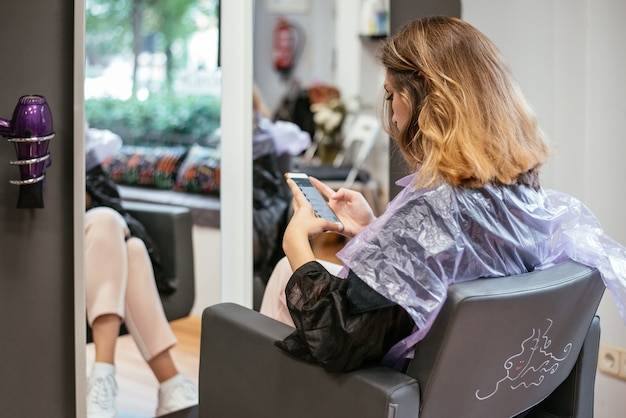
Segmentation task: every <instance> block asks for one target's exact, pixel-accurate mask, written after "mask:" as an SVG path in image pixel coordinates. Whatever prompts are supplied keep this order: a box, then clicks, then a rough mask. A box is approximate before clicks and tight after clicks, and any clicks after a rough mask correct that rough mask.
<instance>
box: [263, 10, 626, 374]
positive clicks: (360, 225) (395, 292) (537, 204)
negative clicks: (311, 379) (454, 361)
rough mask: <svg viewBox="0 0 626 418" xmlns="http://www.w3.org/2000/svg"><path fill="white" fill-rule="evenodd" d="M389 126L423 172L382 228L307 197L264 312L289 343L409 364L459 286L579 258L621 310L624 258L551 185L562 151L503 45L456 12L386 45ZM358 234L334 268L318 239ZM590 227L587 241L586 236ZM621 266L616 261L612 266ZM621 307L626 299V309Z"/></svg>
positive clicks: (339, 199)
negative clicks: (546, 186)
mask: <svg viewBox="0 0 626 418" xmlns="http://www.w3.org/2000/svg"><path fill="white" fill-rule="evenodd" d="M379 58H380V61H381V63H382V65H383V66H384V68H385V71H386V77H385V86H384V87H385V91H386V97H385V102H384V116H383V126H384V128H385V129H386V131H387V133H388V134H389V135H390V136H391V137H392V138H393V139H394V140H395V142H396V144H397V145H398V148H399V149H400V151H401V152H402V155H403V156H404V159H405V160H406V162H407V164H408V167H409V168H410V169H411V170H412V171H413V174H411V175H410V176H408V177H406V178H404V179H402V180H401V181H400V182H399V184H401V185H403V186H405V188H404V189H403V190H402V191H401V192H400V193H399V194H398V196H396V198H394V200H393V201H391V202H390V204H389V205H388V207H387V209H386V210H385V212H384V213H383V214H382V215H381V216H380V217H379V218H378V219H376V218H375V217H374V215H373V213H372V211H371V210H370V209H369V207H368V206H367V204H366V203H365V202H364V199H363V198H362V197H361V196H360V195H359V194H357V193H355V192H352V191H348V190H339V191H337V192H334V191H333V190H331V189H329V188H328V187H326V186H325V185H323V184H322V183H320V182H319V181H316V180H315V179H313V181H314V183H315V185H316V187H317V188H318V189H319V190H320V191H321V192H322V194H324V195H325V196H326V197H327V198H328V200H329V204H330V206H331V207H332V209H333V210H334V211H335V213H336V214H337V215H338V217H339V218H340V220H341V221H342V223H343V229H342V230H340V228H339V227H336V226H335V225H333V224H332V223H331V222H327V221H324V220H322V219H319V218H316V217H315V215H314V213H313V212H312V209H311V206H310V205H309V204H308V202H307V201H306V199H305V198H304V196H303V195H302V194H301V193H300V192H299V190H298V188H297V187H296V186H295V185H294V184H293V183H292V182H289V186H290V189H291V191H292V193H293V195H294V200H293V201H294V210H295V212H294V215H293V218H292V220H291V221H290V223H289V225H288V227H287V229H286V231H285V234H284V240H283V249H284V251H285V254H286V259H285V260H281V262H279V263H278V264H277V266H276V269H275V270H274V272H273V274H272V276H271V278H270V281H269V283H268V286H267V289H266V293H265V295H264V300H263V305H262V307H261V312H262V313H265V314H267V315H268V316H271V317H274V318H276V319H278V320H281V321H283V322H285V323H287V324H290V325H292V326H295V328H296V330H295V331H294V332H293V333H292V334H291V335H290V336H289V337H287V338H286V339H285V340H283V341H280V342H278V343H277V344H278V346H279V347H281V348H283V349H284V350H286V351H288V352H291V353H292V354H295V355H297V356H299V357H302V358H304V359H307V360H310V361H315V362H318V363H320V364H321V365H322V366H324V367H325V368H326V369H327V370H329V371H345V370H352V369H355V368H357V367H359V366H361V365H363V364H366V363H370V362H379V361H382V362H383V363H384V364H387V365H389V366H391V367H395V368H397V369H402V368H403V367H404V366H405V365H406V360H407V359H408V358H410V357H411V355H412V351H413V348H414V346H415V344H416V343H417V342H418V341H419V340H421V339H422V338H423V337H424V335H425V334H426V333H427V332H428V330H429V329H430V327H431V325H432V323H433V321H434V320H435V318H436V316H437V314H438V312H439V310H440V309H441V307H442V305H443V303H444V301H445V298H446V293H447V289H448V286H449V284H451V283H455V282H461V281H466V280H473V279H476V278H479V277H502V276H507V275H513V274H519V273H524V272H528V271H531V270H534V269H537V268H544V267H547V266H549V265H551V264H555V263H558V262H560V261H562V260H564V259H566V258H573V259H575V260H577V261H580V262H582V263H584V264H588V265H593V266H596V267H598V268H599V269H600V271H601V273H602V275H603V278H604V280H605V283H606V284H607V285H608V286H609V288H610V289H611V290H612V291H613V292H614V294H616V296H617V300H618V303H619V304H620V310H621V312H623V311H624V310H623V301H624V300H626V297H625V295H624V290H623V289H624V288H625V286H624V279H623V278H624V277H626V268H625V267H622V268H621V270H620V269H617V271H616V270H614V268H613V267H612V266H611V262H610V260H609V259H608V258H607V257H604V256H602V255H601V254H599V253H598V252H597V251H595V250H593V249H594V248H598V247H597V245H596V246H593V245H589V244H590V243H595V242H601V243H602V245H603V246H604V249H605V250H606V251H610V252H612V254H613V256H614V257H618V258H620V259H621V260H626V252H625V251H624V249H623V247H621V246H620V245H619V244H617V243H615V242H613V241H612V240H610V238H608V237H606V235H604V234H603V233H602V231H601V228H599V226H598V225H597V221H596V220H595V218H594V217H593V215H592V214H591V213H590V212H589V211H588V210H587V209H586V208H585V207H584V206H583V205H582V204H581V203H580V202H578V201H576V200H575V199H573V198H570V197H569V196H566V195H563V194H560V193H557V192H552V191H546V190H543V189H542V188H541V187H540V185H539V168H540V167H541V166H542V164H544V163H545V161H546V160H547V159H548V157H549V154H550V149H549V147H548V146H547V145H546V142H545V140H544V138H543V134H542V132H541V130H540V129H539V127H538V124H537V120H536V118H535V116H534V115H533V113H532V111H531V110H530V107H529V106H528V105H527V103H526V101H525V99H524V98H523V96H522V94H521V93H520V91H519V88H518V87H517V85H516V83H515V81H514V79H513V77H512V75H511V72H510V70H509V69H508V67H507V66H506V64H505V62H504V60H503V58H502V56H501V55H500V53H499V52H498V50H497V48H496V47H495V46H494V45H493V43H492V42H491V41H490V40H489V39H488V38H487V37H485V36H484V35H483V34H482V33H480V32H479V31H478V30H476V29H475V28H474V27H472V26H471V25H469V24H468V23H466V22H463V21H462V20H460V19H456V18H452V17H427V18H423V19H420V20H416V21H413V22H409V23H407V24H406V25H405V26H404V27H402V28H401V29H400V30H399V31H398V33H397V34H396V35H394V36H393V37H391V38H389V39H388V40H386V41H384V42H383V44H382V46H381V48H380V50H379ZM323 231H333V232H340V233H341V234H343V235H345V236H347V237H349V238H351V240H350V241H349V242H348V243H347V244H346V246H345V247H344V248H343V249H342V250H341V251H340V252H339V253H338V254H337V256H338V258H339V259H340V260H341V261H342V262H343V265H342V266H332V267H327V268H325V267H324V266H323V265H322V264H320V263H318V262H317V261H316V260H315V257H314V255H313V252H312V251H311V248H310V246H309V242H308V240H309V239H310V238H311V237H313V236H315V235H317V234H319V233H321V232H323ZM581 232H584V233H581ZM613 265H615V264H613ZM619 301H622V302H619Z"/></svg>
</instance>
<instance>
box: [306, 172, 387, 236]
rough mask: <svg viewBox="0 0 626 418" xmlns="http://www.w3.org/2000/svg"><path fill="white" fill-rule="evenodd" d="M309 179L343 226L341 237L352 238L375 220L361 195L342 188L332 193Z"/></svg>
mask: <svg viewBox="0 0 626 418" xmlns="http://www.w3.org/2000/svg"><path fill="white" fill-rule="evenodd" d="M309 179H310V180H311V183H313V185H314V186H315V188H316V189H317V190H319V192H320V193H321V194H322V196H324V197H325V198H326V199H327V200H328V205H329V206H330V207H331V209H332V210H333V212H335V215H337V217H338V218H339V220H340V221H341V223H342V224H343V230H342V231H340V233H341V235H344V236H346V237H348V238H352V237H353V236H355V235H356V234H357V233H358V232H359V231H360V230H361V229H363V228H364V227H366V226H367V225H369V224H370V223H372V222H373V221H374V220H375V219H376V216H375V215H374V212H373V211H372V208H371V207H370V206H369V204H368V203H367V201H366V200H365V197H363V195H362V194H361V193H359V192H356V191H354V190H348V189H343V188H342V189H339V190H337V191H334V190H333V189H331V188H330V187H328V186H327V185H326V184H324V183H322V182H321V181H319V180H318V179H316V178H314V177H309Z"/></svg>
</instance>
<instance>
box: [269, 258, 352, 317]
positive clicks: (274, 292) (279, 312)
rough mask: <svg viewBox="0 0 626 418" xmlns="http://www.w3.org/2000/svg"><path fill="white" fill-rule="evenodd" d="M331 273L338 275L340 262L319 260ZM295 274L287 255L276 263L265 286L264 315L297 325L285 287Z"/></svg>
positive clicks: (340, 266)
mask: <svg viewBox="0 0 626 418" xmlns="http://www.w3.org/2000/svg"><path fill="white" fill-rule="evenodd" d="M317 261H318V262H319V263H320V264H321V265H322V266H324V268H325V269H326V270H328V272H329V273H330V274H334V275H336V274H337V273H339V271H340V270H341V268H342V267H343V266H342V265H340V264H336V263H331V262H328V261H322V260H317ZM292 274H293V270H292V269H291V265H290V264H289V260H288V259H287V257H283V258H281V259H280V261H278V263H276V266H275V267H274V270H273V271H272V274H271V275H270V278H269V280H268V281H267V286H266V287H265V293H263V300H262V301H261V308H260V309H259V312H261V313H262V314H263V315H266V316H269V317H270V318H274V319H275V320H277V321H280V322H282V323H284V324H287V325H289V326H292V327H295V325H294V323H293V320H292V319H291V315H290V314H289V309H287V297H286V296H285V288H286V287H287V283H288V282H289V279H290V278H291V275H292Z"/></svg>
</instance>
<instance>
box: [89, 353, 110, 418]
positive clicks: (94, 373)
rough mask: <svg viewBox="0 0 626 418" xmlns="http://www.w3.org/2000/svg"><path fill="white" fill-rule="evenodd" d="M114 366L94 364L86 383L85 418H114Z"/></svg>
mask: <svg viewBox="0 0 626 418" xmlns="http://www.w3.org/2000/svg"><path fill="white" fill-rule="evenodd" d="M116 396H117V382H116V381H115V366H113V365H112V364H106V363H94V365H93V368H92V369H91V374H90V375H89V380H88V382H87V418H116V417H117V409H116V407H115V397H116Z"/></svg>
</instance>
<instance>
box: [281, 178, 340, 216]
mask: <svg viewBox="0 0 626 418" xmlns="http://www.w3.org/2000/svg"><path fill="white" fill-rule="evenodd" d="M289 178H290V179H292V180H293V181H294V182H295V183H296V185H297V186H298V187H299V188H300V190H302V193H303V194H304V196H305V197H306V198H307V200H308V201H309V202H311V205H313V210H314V211H315V214H316V215H317V216H318V217H320V218H324V219H326V220H328V221H331V222H335V223H341V222H340V221H339V218H337V215H335V213H334V212H333V211H332V209H331V208H330V206H328V203H327V202H326V200H325V199H324V196H322V194H321V193H320V192H319V191H318V190H317V189H316V188H315V186H313V183H311V181H310V180H309V179H308V177H299V176H289Z"/></svg>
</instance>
